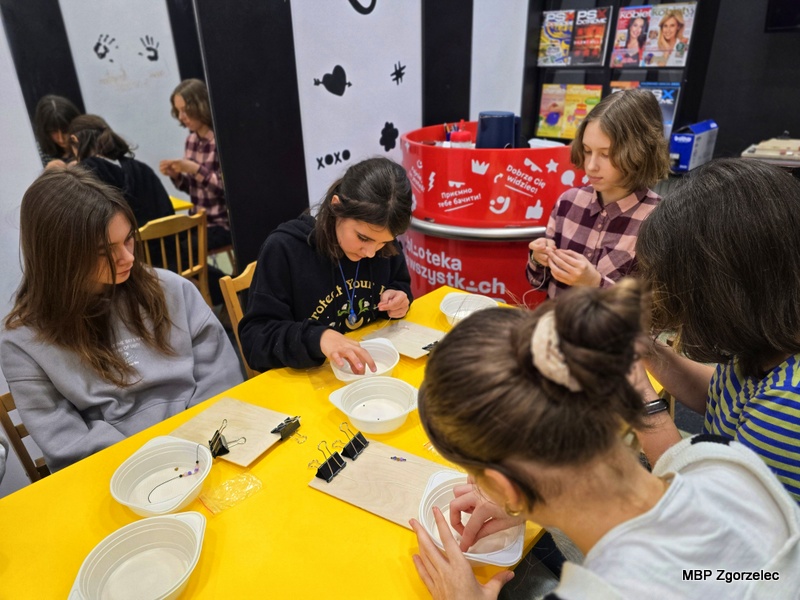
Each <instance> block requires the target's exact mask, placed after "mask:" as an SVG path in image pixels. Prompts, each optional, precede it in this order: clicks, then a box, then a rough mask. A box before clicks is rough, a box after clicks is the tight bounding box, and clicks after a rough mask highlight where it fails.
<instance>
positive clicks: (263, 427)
mask: <svg viewBox="0 0 800 600" xmlns="http://www.w3.org/2000/svg"><path fill="white" fill-rule="evenodd" d="M289 416H290V415H285V414H283V413H279V412H275V411H274V410H269V409H268V408H262V407H260V406H256V405H254V404H248V403H247V402H242V401H241V400H235V399H233V398H222V399H220V400H219V401H218V402H216V403H215V404H213V405H212V406H210V407H209V408H207V409H206V410H204V411H203V412H201V413H200V414H199V415H197V416H196V417H193V418H192V419H189V420H188V421H186V422H185V423H184V424H183V425H181V426H180V427H178V428H177V429H176V430H174V431H173V432H172V433H171V434H170V435H174V436H175V437H179V438H183V439H184V440H189V441H192V442H197V443H198V444H203V445H204V446H208V442H209V440H210V439H211V437H212V436H213V435H214V432H215V431H216V430H217V429H219V428H220V425H222V420H223V419H227V421H228V425H227V426H226V427H225V430H224V431H223V432H222V435H224V436H225V439H226V440H228V442H229V443H232V442H233V440H235V439H238V438H240V437H245V438H246V439H247V442H245V443H244V444H239V445H236V446H232V447H231V449H230V450H231V451H230V453H229V454H225V455H223V456H220V457H219V458H221V459H222V460H227V461H229V462H232V463H233V464H236V465H239V466H242V467H249V466H250V463H252V462H253V461H254V460H255V459H257V458H258V457H259V456H261V455H262V454H263V453H264V452H265V451H266V450H267V449H268V448H270V447H271V446H272V445H274V444H275V443H276V442H278V441H280V439H281V436H280V434H279V433H270V431H272V430H273V429H275V427H277V426H278V424H280V423H281V422H282V421H283V420H284V419H286V418H287V417H289Z"/></svg>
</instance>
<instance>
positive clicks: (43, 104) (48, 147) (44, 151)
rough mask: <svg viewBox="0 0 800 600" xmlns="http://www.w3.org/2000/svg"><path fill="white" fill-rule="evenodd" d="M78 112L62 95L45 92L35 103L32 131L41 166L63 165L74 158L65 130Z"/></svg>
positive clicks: (79, 112)
mask: <svg viewBox="0 0 800 600" xmlns="http://www.w3.org/2000/svg"><path fill="white" fill-rule="evenodd" d="M80 114H81V111H80V110H79V109H78V107H77V106H75V105H74V104H73V103H72V102H71V101H70V100H69V99H68V98H64V96H57V95H55V94H47V95H46V96H42V97H41V98H40V99H39V102H37V103H36V112H35V113H34V115H33V132H34V135H35V136H36V143H37V144H38V145H39V155H40V157H41V159H42V166H44V167H47V166H51V167H55V166H61V167H63V166H64V165H65V164H68V163H70V162H73V161H74V160H75V157H74V155H73V153H72V148H71V147H70V144H69V134H68V133H67V130H68V129H69V125H70V123H72V120H73V119H74V118H75V117H77V116H79V115H80Z"/></svg>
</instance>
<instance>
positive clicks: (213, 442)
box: [208, 419, 247, 458]
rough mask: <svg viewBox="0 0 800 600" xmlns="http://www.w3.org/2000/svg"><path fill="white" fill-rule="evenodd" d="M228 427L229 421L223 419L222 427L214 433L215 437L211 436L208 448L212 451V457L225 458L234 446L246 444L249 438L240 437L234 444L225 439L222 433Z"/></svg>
mask: <svg viewBox="0 0 800 600" xmlns="http://www.w3.org/2000/svg"><path fill="white" fill-rule="evenodd" d="M227 426H228V419H222V425H220V428H219V429H217V430H216V431H215V432H214V435H213V436H211V439H210V440H208V448H209V450H211V457H212V458H217V457H218V456H225V455H226V454H228V453H229V452H230V449H231V448H232V447H233V446H238V445H239V444H244V443H245V442H246V441H247V438H244V437H240V438H238V439H236V440H233V441H232V442H228V440H226V439H225V436H224V435H222V432H223V431H224V430H225V427H227Z"/></svg>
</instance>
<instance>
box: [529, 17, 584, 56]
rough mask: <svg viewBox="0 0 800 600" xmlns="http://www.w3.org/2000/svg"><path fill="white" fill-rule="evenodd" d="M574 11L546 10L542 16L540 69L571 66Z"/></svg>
mask: <svg viewBox="0 0 800 600" xmlns="http://www.w3.org/2000/svg"><path fill="white" fill-rule="evenodd" d="M574 21H575V11H574V10H546V11H544V13H543V15H542V32H541V35H540V36H539V61H538V63H537V64H538V65H539V66H540V67H565V66H567V65H569V48H570V45H571V44H572V26H573V23H574Z"/></svg>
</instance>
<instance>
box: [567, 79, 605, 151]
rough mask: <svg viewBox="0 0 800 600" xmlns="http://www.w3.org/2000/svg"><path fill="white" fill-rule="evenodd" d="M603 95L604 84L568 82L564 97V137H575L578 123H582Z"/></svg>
mask: <svg viewBox="0 0 800 600" xmlns="http://www.w3.org/2000/svg"><path fill="white" fill-rule="evenodd" d="M602 95H603V86H602V85H579V84H572V83H570V84H567V94H566V97H565V98H564V124H563V126H562V127H561V136H560V137H562V138H567V139H570V140H572V139H575V134H576V133H577V131H578V125H580V124H581V121H583V120H584V119H585V118H586V115H588V114H589V111H591V110H592V109H593V108H594V107H595V106H597V103H598V102H600V98H601V97H602Z"/></svg>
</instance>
